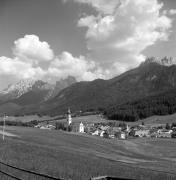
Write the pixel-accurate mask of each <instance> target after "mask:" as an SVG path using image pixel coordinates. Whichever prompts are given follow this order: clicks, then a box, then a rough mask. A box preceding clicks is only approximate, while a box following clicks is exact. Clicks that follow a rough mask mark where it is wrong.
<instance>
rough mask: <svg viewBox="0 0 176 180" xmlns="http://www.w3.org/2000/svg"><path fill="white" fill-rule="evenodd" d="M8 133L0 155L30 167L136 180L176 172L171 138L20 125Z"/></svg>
mask: <svg viewBox="0 0 176 180" xmlns="http://www.w3.org/2000/svg"><path fill="white" fill-rule="evenodd" d="M7 132H8V133H12V134H14V135H16V137H11V136H8V137H5V141H2V139H0V160H1V161H3V162H6V163H9V164H11V165H15V166H17V167H22V168H25V169H28V170H33V171H37V172H40V173H45V174H49V175H52V176H56V177H60V178H63V179H75V180H76V179H80V180H82V179H84V180H86V179H89V178H90V177H94V176H99V175H111V176H118V177H127V178H135V179H175V178H176V176H174V175H169V174H167V173H163V172H155V171H153V170H152V171H151V170H149V169H154V170H159V171H164V172H175V168H176V158H175V157H176V152H175V148H176V142H175V139H139V138H138V139H131V140H126V141H122V140H117V139H112V140H109V139H103V138H100V137H95V136H89V135H86V134H83V135H79V134H75V133H67V132H62V131H56V130H53V131H50V130H40V129H35V128H24V127H7ZM0 138H1V136H0ZM141 168H142V169H141ZM5 170H8V169H5ZM10 172H12V173H14V174H15V175H17V176H22V177H23V176H25V175H24V174H20V173H17V172H15V171H14V172H13V171H10ZM3 178H5V177H3ZM24 178H27V179H37V180H38V179H39V177H32V178H31V177H29V176H27V177H24ZM1 179H2V178H1Z"/></svg>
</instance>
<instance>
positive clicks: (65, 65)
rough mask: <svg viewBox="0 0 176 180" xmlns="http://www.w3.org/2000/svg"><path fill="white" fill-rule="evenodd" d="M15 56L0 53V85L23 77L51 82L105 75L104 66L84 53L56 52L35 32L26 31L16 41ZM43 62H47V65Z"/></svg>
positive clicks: (85, 79) (2, 86)
mask: <svg viewBox="0 0 176 180" xmlns="http://www.w3.org/2000/svg"><path fill="white" fill-rule="evenodd" d="M13 53H14V57H13V58H8V57H4V56H2V57H0V85H1V88H4V87H5V86H7V85H8V84H10V83H14V82H17V81H19V80H21V79H29V78H30V79H34V80H38V79H41V80H44V81H48V82H51V83H55V81H58V80H60V79H61V78H62V79H63V78H66V77H68V76H74V77H75V78H76V79H77V80H78V81H81V80H84V81H87V80H93V79H96V78H105V76H104V74H103V70H102V69H101V68H100V67H99V66H98V64H96V63H95V62H94V61H91V60H87V59H86V58H85V57H84V56H80V57H74V56H73V55H72V54H71V53H69V52H66V51H65V52H62V53H61V54H60V55H58V56H54V53H53V51H52V50H51V49H50V45H49V44H48V43H47V42H41V41H40V40H39V38H38V37H37V36H36V35H26V36H24V37H23V38H20V39H18V40H16V41H15V42H14V47H13ZM43 62H47V64H45V67H43V66H42V63H43Z"/></svg>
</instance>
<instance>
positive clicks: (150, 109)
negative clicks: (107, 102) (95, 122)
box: [104, 90, 176, 121]
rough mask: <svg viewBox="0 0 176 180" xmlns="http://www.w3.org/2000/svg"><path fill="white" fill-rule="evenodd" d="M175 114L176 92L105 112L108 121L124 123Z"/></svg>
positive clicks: (126, 104) (144, 99) (151, 97)
mask: <svg viewBox="0 0 176 180" xmlns="http://www.w3.org/2000/svg"><path fill="white" fill-rule="evenodd" d="M173 113H176V90H172V91H169V92H166V93H162V94H160V95H156V96H150V97H146V98H143V99H140V100H137V101H134V102H128V103H125V104H122V105H119V106H116V107H115V106H113V107H110V108H108V109H106V110H105V111H104V115H105V116H107V118H108V119H112V120H122V121H137V120H139V119H144V118H147V117H150V116H153V115H167V114H173Z"/></svg>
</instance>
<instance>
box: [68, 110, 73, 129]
mask: <svg viewBox="0 0 176 180" xmlns="http://www.w3.org/2000/svg"><path fill="white" fill-rule="evenodd" d="M71 123H72V117H71V111H70V108H68V112H67V124H68V125H69V126H70V125H71Z"/></svg>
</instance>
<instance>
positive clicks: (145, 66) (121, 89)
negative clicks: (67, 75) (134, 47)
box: [42, 58, 176, 113]
mask: <svg viewBox="0 0 176 180" xmlns="http://www.w3.org/2000/svg"><path fill="white" fill-rule="evenodd" d="M163 59H164V60H162V61H163V62H164V61H166V62H167V59H165V58H163ZM168 62H170V59H168ZM166 64H167V63H166ZM166 64H164V63H163V64H161V63H158V61H157V62H156V61H149V59H147V60H146V62H144V63H142V64H141V65H140V66H139V67H137V68H134V69H132V70H129V71H127V72H125V73H123V74H121V75H119V76H117V77H114V78H112V79H110V80H102V79H96V80H94V81H91V82H79V83H76V84H73V85H72V86H70V87H68V88H66V89H63V90H62V91H61V92H60V93H59V94H58V95H57V96H55V97H54V98H53V99H51V100H50V101H48V102H47V103H48V105H46V106H45V105H44V107H46V109H47V108H49V111H48V112H53V113H54V112H57V113H59V112H62V111H65V110H66V109H67V107H70V108H71V109H72V110H73V111H79V110H83V111H84V110H98V109H105V108H107V107H108V106H111V105H119V104H123V103H126V102H128V101H133V100H136V99H140V98H144V97H147V96H151V95H155V94H158V93H162V92H165V91H168V90H170V89H173V88H176V65H175V64H174V63H173V64H172V65H169V66H168V65H166ZM51 107H52V108H51ZM42 108H43V107H42ZM44 109H45V108H44Z"/></svg>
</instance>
